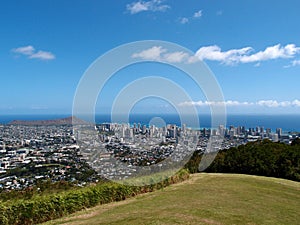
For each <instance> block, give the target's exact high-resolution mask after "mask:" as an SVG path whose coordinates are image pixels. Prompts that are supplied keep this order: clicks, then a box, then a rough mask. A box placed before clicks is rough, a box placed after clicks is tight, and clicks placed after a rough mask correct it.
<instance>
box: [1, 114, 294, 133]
mask: <svg viewBox="0 0 300 225" xmlns="http://www.w3.org/2000/svg"><path fill="white" fill-rule="evenodd" d="M68 116H70V115H66V114H57V115H54V114H53V115H0V124H7V123H9V122H10V121H12V120H52V119H59V118H65V117H68ZM154 117H161V118H162V119H163V120H164V121H165V123H166V124H176V125H178V126H180V125H181V122H180V118H179V116H178V115H173V114H164V115H155V114H149V115H148V114H133V115H131V116H130V117H129V123H141V124H146V125H147V124H149V122H150V120H151V119H152V118H154ZM95 120H96V123H103V122H111V119H110V115H108V114H106V115H96V117H95ZM199 121H200V127H201V128H203V127H206V128H209V127H211V124H210V123H211V117H210V115H207V114H205V115H199ZM231 125H233V126H235V127H236V126H244V127H246V128H255V127H257V126H259V127H264V128H265V129H266V128H271V129H272V131H275V130H276V128H282V130H283V131H285V132H288V131H298V132H300V115H227V124H226V126H227V127H229V126H231ZM190 126H192V125H190Z"/></svg>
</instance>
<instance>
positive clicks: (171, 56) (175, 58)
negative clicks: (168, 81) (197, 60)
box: [164, 52, 189, 63]
mask: <svg viewBox="0 0 300 225" xmlns="http://www.w3.org/2000/svg"><path fill="white" fill-rule="evenodd" d="M188 58H189V54H187V53H185V52H172V53H167V54H165V55H164V59H165V60H166V61H167V62H171V63H180V62H183V61H185V60H186V59H188Z"/></svg>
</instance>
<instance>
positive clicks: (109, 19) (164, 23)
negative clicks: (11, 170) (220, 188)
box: [0, 0, 300, 114]
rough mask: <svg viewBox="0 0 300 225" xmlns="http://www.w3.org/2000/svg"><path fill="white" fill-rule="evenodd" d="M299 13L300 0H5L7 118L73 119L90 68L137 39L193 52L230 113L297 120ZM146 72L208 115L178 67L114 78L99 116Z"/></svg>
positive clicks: (147, 106)
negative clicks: (180, 89) (180, 90)
mask: <svg viewBox="0 0 300 225" xmlns="http://www.w3.org/2000/svg"><path fill="white" fill-rule="evenodd" d="M299 9H300V2H299V1H297V0H288V1H281V0H279V1H268V0H260V1H256V0H251V1H250V0H249V1H235V0H226V1H225V0H224V1H220V0H218V1H214V0H198V1H196V0H193V1H192V0H188V1H177V0H176V1H171V0H166V1H160V0H150V1H148V0H145V1H123V0H119V1H108V0H103V1H96V0H94V1H86V0H81V1H70V0H69V1H64V0H53V1H39V0H35V1H30V0H27V1H14V0H10V1H1V2H0V28H1V42H0V65H1V66H0V76H1V88H0V95H1V98H0V114H23V113H24V114H40V113H42V114H49V113H50V114H52V113H58V114H61V113H63V114H64V113H66V114H69V113H71V110H72V103H73V97H74V94H75V91H76V87H77V85H78V82H79V81H80V78H81V77H82V75H83V74H84V72H85V70H86V69H87V68H88V67H89V65H90V64H91V63H92V62H93V61H94V60H95V59H97V58H98V57H99V56H101V55H102V54H104V53H105V52H107V51H109V50H110V49H112V48H115V47H117V46H119V45H122V44H125V43H128V42H134V41H140V40H164V41H169V42H174V43H177V44H179V45H181V46H184V47H186V48H188V49H190V50H192V51H193V52H194V53H195V57H197V58H198V59H201V60H203V61H204V62H205V63H206V64H207V65H208V66H209V67H210V69H211V70H212V72H213V73H214V74H215V76H216V78H217V80H218V82H219V84H220V86H221V88H222V91H223V94H224V98H225V100H226V102H225V103H226V105H227V110H228V112H229V113H270V114H273V113H297V114H299V113H300V95H299V84H300V76H299V75H300V29H299V21H300V14H299ZM145 71H151V74H149V73H148V75H153V74H164V75H165V76H166V77H168V78H169V79H172V80H174V82H177V83H179V84H182V85H183V86H184V88H185V89H187V90H189V93H190V95H191V98H192V101H191V102H183V103H182V104H181V107H190V106H191V105H195V106H196V107H197V108H198V109H199V111H205V110H206V109H207V107H208V106H209V105H211V104H216V103H214V102H209V101H207V100H206V99H205V98H204V96H203V94H201V93H199V91H198V90H196V88H194V86H193V84H192V82H190V81H189V80H188V79H186V77H184V76H182V74H180V72H178V71H176V70H174V68H173V69H172V68H169V67H163V66H158V65H156V66H152V67H151V66H150V65H148V64H147V65H140V66H137V67H133V68H127V69H125V70H124V71H121V72H120V73H119V75H118V76H119V78H118V76H116V77H115V78H114V79H111V83H110V84H109V85H108V87H107V88H106V89H105V90H103V91H106V93H103V96H104V97H103V98H102V99H101V101H99V102H98V103H97V110H98V112H106V111H109V106H110V105H111V102H112V101H113V97H112V96H115V95H116V94H117V92H118V91H117V90H120V89H121V88H122V85H123V86H124V85H126V82H125V81H131V80H133V79H136V78H138V76H139V75H147V73H145ZM143 73H144V74H143ZM122 74H127V77H128V76H129V74H130V76H132V77H131V78H130V79H128V80H126V79H121V78H120V77H122ZM162 108H164V110H166V111H168V109H165V108H168V104H167V103H166V102H164V101H158V100H157V99H152V100H151V99H145V101H144V102H140V103H138V104H137V105H136V111H139V112H149V111H151V110H152V111H154V112H155V110H157V111H158V112H159V111H161V110H162ZM169 110H171V111H172V110H173V109H169Z"/></svg>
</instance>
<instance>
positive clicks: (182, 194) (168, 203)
mask: <svg viewBox="0 0 300 225" xmlns="http://www.w3.org/2000/svg"><path fill="white" fill-rule="evenodd" d="M45 224H47V225H49V224H139V225H140V224H197V225H198V224H272V225H273V224H300V183H299V182H293V181H289V180H283V179H276V178H267V177H258V176H249V175H234V174H205V173H202V174H195V175H192V176H191V178H190V179H189V180H188V181H185V182H183V183H180V184H175V185H172V186H170V187H167V188H165V189H163V190H159V191H155V192H152V193H147V194H143V195H139V196H137V197H135V198H132V199H128V200H125V201H121V202H116V203H110V204H106V205H100V206H97V207H94V208H91V209H87V210H83V211H80V212H78V213H75V214H72V215H70V216H68V217H65V218H61V219H58V220H55V221H50V222H47V223H45Z"/></svg>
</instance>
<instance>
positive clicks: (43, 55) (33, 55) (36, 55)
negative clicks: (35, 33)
mask: <svg viewBox="0 0 300 225" xmlns="http://www.w3.org/2000/svg"><path fill="white" fill-rule="evenodd" d="M12 52H14V53H17V54H21V55H26V56H28V58H29V59H40V60H52V59H55V55H54V54H53V53H51V52H46V51H41V50H39V51H36V50H35V48H34V47H33V46H31V45H28V46H24V47H19V48H14V49H12Z"/></svg>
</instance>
